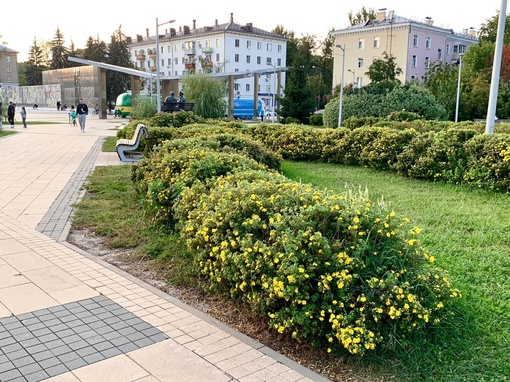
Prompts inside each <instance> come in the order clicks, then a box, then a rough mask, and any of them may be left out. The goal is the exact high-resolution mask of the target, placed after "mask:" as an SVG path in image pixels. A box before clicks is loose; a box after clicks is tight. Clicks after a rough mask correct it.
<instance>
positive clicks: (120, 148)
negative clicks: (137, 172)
mask: <svg viewBox="0 0 510 382" xmlns="http://www.w3.org/2000/svg"><path fill="white" fill-rule="evenodd" d="M142 134H143V135H145V139H147V138H149V130H148V129H147V127H146V126H145V125H144V124H142V123H139V124H138V125H137V126H136V129H135V133H134V134H133V138H131V139H118V140H117V143H116V145H115V146H116V149H117V155H118V156H119V159H120V160H121V161H122V162H137V161H138V159H137V158H130V157H128V156H126V151H135V150H136V149H137V148H138V146H139V145H140V141H141V139H142Z"/></svg>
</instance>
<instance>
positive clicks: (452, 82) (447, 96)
mask: <svg viewBox="0 0 510 382" xmlns="http://www.w3.org/2000/svg"><path fill="white" fill-rule="evenodd" d="M458 76H459V65H452V64H446V63H443V62H441V61H437V62H435V63H433V64H431V66H430V68H429V70H428V71H427V73H425V76H424V77H423V86H425V88H427V89H428V90H429V91H430V92H431V93H432V95H433V96H434V97H435V98H436V100H437V101H438V102H439V103H440V104H441V105H442V106H443V107H444V108H445V110H446V112H447V113H448V118H449V119H450V120H454V119H455V110H456V101H457V82H458ZM463 94H464V93H463Z"/></svg>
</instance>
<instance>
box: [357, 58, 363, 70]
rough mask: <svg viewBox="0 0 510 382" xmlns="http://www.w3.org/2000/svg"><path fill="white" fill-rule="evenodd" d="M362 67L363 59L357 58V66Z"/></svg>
mask: <svg viewBox="0 0 510 382" xmlns="http://www.w3.org/2000/svg"><path fill="white" fill-rule="evenodd" d="M362 67H363V59H362V58H358V68H362Z"/></svg>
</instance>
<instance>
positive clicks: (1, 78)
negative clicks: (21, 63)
mask: <svg viewBox="0 0 510 382" xmlns="http://www.w3.org/2000/svg"><path fill="white" fill-rule="evenodd" d="M18 85H19V79H18V52H17V51H15V50H13V49H10V48H7V47H6V46H3V45H0V88H1V90H3V91H5V90H7V89H9V88H12V87H17V86H18Z"/></svg>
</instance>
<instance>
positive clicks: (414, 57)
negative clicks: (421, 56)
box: [411, 54, 418, 68]
mask: <svg viewBox="0 0 510 382" xmlns="http://www.w3.org/2000/svg"><path fill="white" fill-rule="evenodd" d="M411 65H412V67H413V68H416V65H418V58H417V57H416V55H415V54H413V61H412V64H411Z"/></svg>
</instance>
